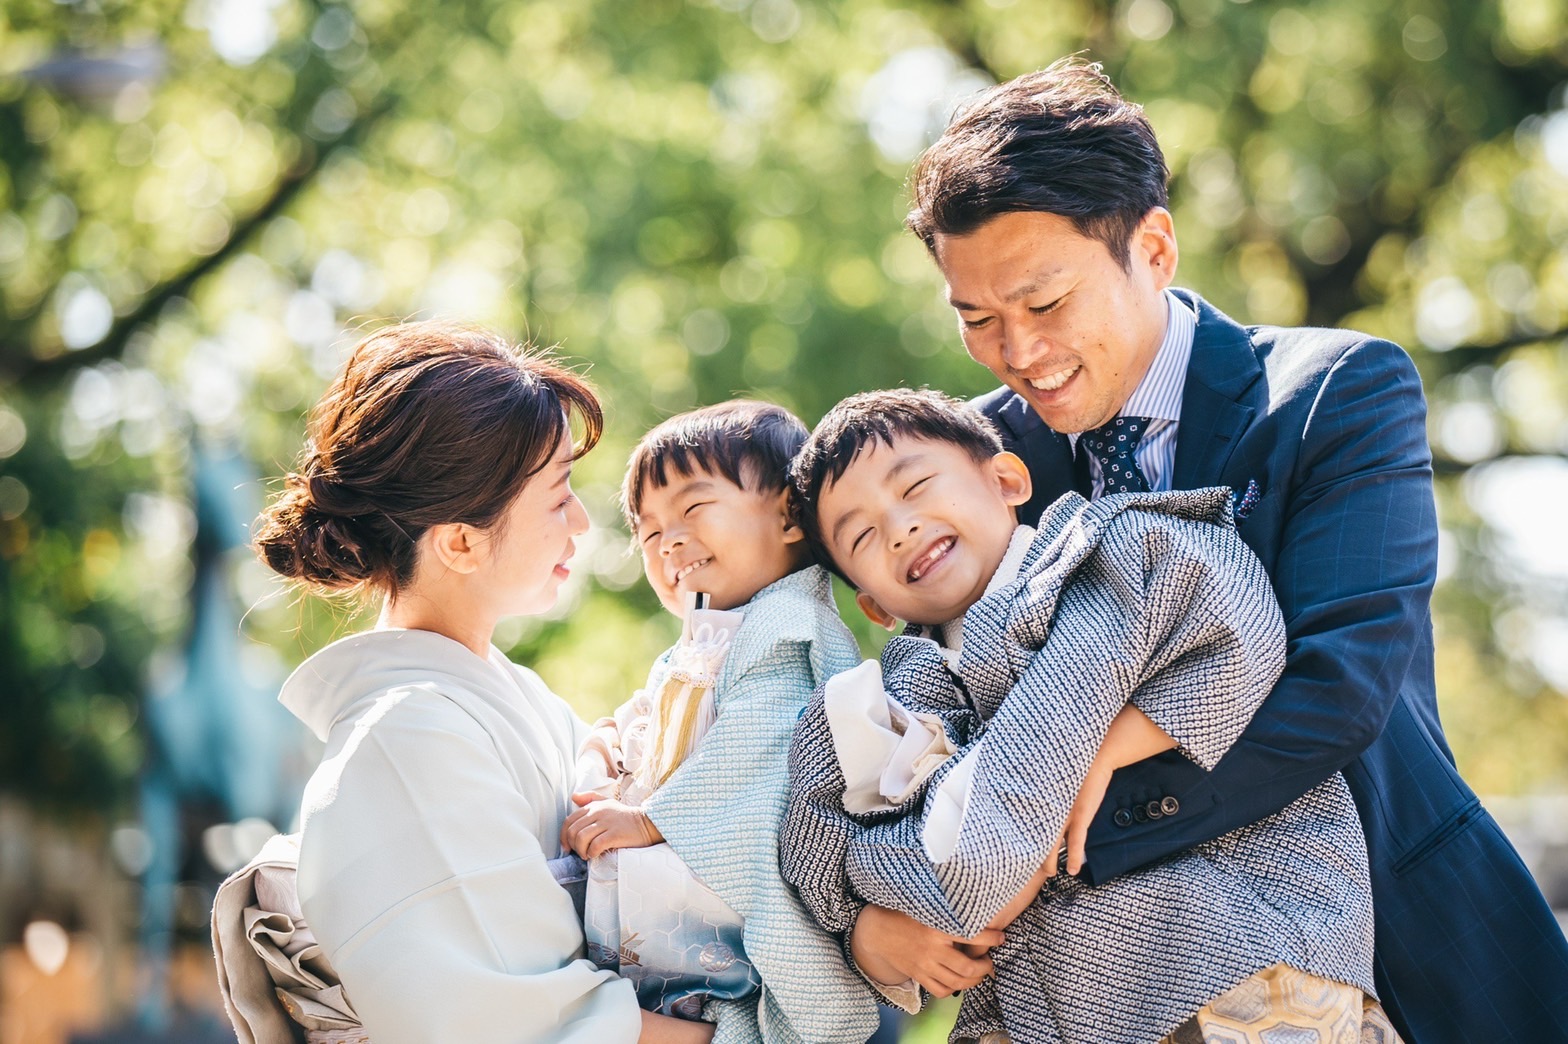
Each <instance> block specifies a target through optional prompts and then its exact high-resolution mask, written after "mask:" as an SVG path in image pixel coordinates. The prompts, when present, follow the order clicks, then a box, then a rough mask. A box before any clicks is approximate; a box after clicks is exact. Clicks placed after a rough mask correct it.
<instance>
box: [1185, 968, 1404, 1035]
mask: <svg viewBox="0 0 1568 1044" xmlns="http://www.w3.org/2000/svg"><path fill="white" fill-rule="evenodd" d="M1160 1044H1401V1042H1400V1037H1399V1034H1398V1033H1396V1032H1394V1027H1393V1025H1392V1024H1391V1023H1390V1022H1389V1021H1388V1015H1387V1013H1385V1012H1384V1011H1383V1006H1382V1005H1381V1004H1379V1003H1378V1002H1377V1001H1375V1000H1373V999H1372V998H1371V997H1369V996H1367V995H1366V994H1365V993H1362V992H1361V991H1360V990H1359V989H1357V988H1356V987H1354V986H1347V985H1345V984H1344V983H1342V982H1334V981H1333V980H1331V979H1323V978H1319V977H1318V976H1316V975H1309V974H1308V973H1306V972H1304V971H1300V970H1298V969H1296V968H1292V967H1291V966H1290V965H1288V964H1276V965H1274V966H1273V967H1270V968H1265V969H1263V970H1262V971H1260V972H1258V973H1257V974H1256V975H1253V976H1250V977H1248V978H1246V979H1243V980H1242V981H1241V982H1240V983H1238V984H1237V985H1236V986H1235V987H1234V988H1232V989H1231V990H1229V991H1227V992H1225V993H1222V994H1221V995H1220V996H1218V997H1216V998H1214V1000H1212V1001H1210V1002H1209V1003H1208V1004H1206V1005H1204V1006H1203V1007H1202V1008H1201V1009H1199V1011H1198V1013H1197V1014H1196V1015H1194V1016H1193V1017H1192V1018H1190V1019H1188V1020H1187V1021H1186V1022H1184V1023H1182V1024H1181V1026H1179V1027H1177V1029H1176V1030H1175V1032H1173V1033H1171V1034H1170V1035H1169V1036H1167V1037H1165V1038H1164V1039H1163V1040H1161V1041H1160Z"/></svg>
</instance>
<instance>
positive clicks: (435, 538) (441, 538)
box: [419, 522, 488, 573]
mask: <svg viewBox="0 0 1568 1044" xmlns="http://www.w3.org/2000/svg"><path fill="white" fill-rule="evenodd" d="M419 539H420V541H421V542H422V543H423V544H424V545H425V551H426V554H429V555H430V556H431V557H432V558H434V560H435V561H437V562H439V563H440V564H441V566H442V568H444V569H448V570H451V571H452V572H454V573H472V572H475V571H476V570H477V569H478V568H479V548H480V547H481V546H482V545H483V544H484V542H485V540H487V539H488V537H486V536H485V535H484V534H482V533H480V532H479V530H477V529H475V528H474V527H473V526H470V525H467V524H466V523H463V522H443V523H441V524H440V525H437V526H431V527H430V528H429V529H427V530H425V532H424V535H422V536H421V537H420V538H419Z"/></svg>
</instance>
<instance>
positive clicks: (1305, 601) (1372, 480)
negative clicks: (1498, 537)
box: [1082, 340, 1437, 883]
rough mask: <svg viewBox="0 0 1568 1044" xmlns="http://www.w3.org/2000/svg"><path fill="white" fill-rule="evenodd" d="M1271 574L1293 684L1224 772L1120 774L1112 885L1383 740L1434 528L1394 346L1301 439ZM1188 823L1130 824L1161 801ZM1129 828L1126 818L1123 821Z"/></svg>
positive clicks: (1351, 374) (1266, 809)
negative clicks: (1128, 813) (1129, 814)
mask: <svg viewBox="0 0 1568 1044" xmlns="http://www.w3.org/2000/svg"><path fill="white" fill-rule="evenodd" d="M1276 485H1277V486H1278V487H1280V488H1282V489H1289V490H1290V491H1291V498H1292V499H1291V501H1290V502H1289V503H1287V504H1284V505H1282V506H1281V510H1282V511H1283V512H1284V523H1283V533H1282V538H1281V545H1280V550H1279V554H1278V557H1277V559H1276V562H1275V564H1274V568H1273V580H1274V587H1275V592H1276V594H1277V595H1278V597H1279V601H1280V606H1281V609H1282V610H1283V612H1284V616H1285V624H1286V631H1287V635H1288V639H1289V646H1288V651H1287V659H1286V666H1285V673H1284V675H1283V676H1282V677H1281V679H1280V681H1279V682H1278V684H1277V685H1276V686H1275V688H1274V690H1273V692H1272V693H1271V694H1270V695H1269V697H1268V699H1267V700H1266V701H1265V702H1264V704H1263V706H1262V708H1260V709H1259V711H1258V712H1257V714H1256V715H1255V716H1254V718H1253V720H1252V723H1251V724H1250V725H1249V726H1248V727H1247V729H1246V731H1245V732H1244V733H1243V735H1242V737H1241V739H1240V740H1238V741H1237V743H1236V744H1235V745H1234V746H1233V747H1232V748H1231V750H1230V752H1229V753H1228V754H1226V755H1225V757H1224V758H1223V759H1221V761H1220V762H1219V764H1218V765H1216V766H1215V767H1214V769H1213V770H1212V771H1211V772H1208V773H1204V772H1203V771H1202V770H1201V769H1199V768H1198V767H1197V766H1194V765H1191V764H1190V763H1185V762H1184V761H1183V759H1180V758H1174V757H1171V756H1169V755H1166V756H1162V757H1159V758H1155V759H1152V760H1150V761H1145V762H1142V763H1140V764H1138V765H1134V766H1130V767H1128V768H1126V769H1122V770H1121V771H1119V772H1117V773H1116V774H1115V776H1114V777H1113V779H1112V782H1111V786H1110V790H1109V794H1108V797H1107V800H1106V802H1105V804H1104V805H1103V806H1102V807H1101V809H1100V813H1099V815H1098V816H1097V817H1096V819H1095V822H1094V825H1093V826H1092V828H1091V830H1090V833H1089V845H1088V863H1087V866H1086V868H1085V870H1084V873H1083V875H1082V876H1083V877H1084V878H1085V879H1086V880H1088V881H1090V882H1091V883H1099V882H1102V881H1106V880H1109V879H1110V878H1113V877H1116V876H1118V875H1120V874H1123V873H1126V872H1127V871H1129V870H1132V869H1135V868H1137V867H1139V866H1142V865H1144V864H1145V863H1148V862H1151V861H1153V860H1156V859H1160V858H1163V857H1165V856H1168V855H1171V854H1173V853H1175V852H1180V851H1183V850H1185V849H1188V848H1191V847H1192V846H1193V845H1196V844H1200V843H1202V842H1204V841H1208V840H1211V839H1213V838H1215V837H1219V836H1221V835H1222V834H1226V833H1229V832H1230V831H1232V830H1235V829H1238V828H1240V827H1243V826H1246V825H1248V824H1250V823H1254V822H1257V821H1258V820H1260V819H1263V818H1265V817H1266V816H1269V815H1272V814H1273V813H1275V812H1277V811H1279V810H1280V809H1281V808H1283V807H1284V806H1285V805H1287V804H1289V803H1290V802H1291V801H1294V800H1295V799H1296V798H1298V797H1300V796H1301V795H1303V794H1305V793H1306V792H1307V791H1308V790H1310V789H1312V788H1313V787H1315V786H1317V785H1318V784H1319V783H1321V782H1322V781H1323V780H1325V779H1327V778H1328V777H1329V776H1330V775H1332V774H1333V773H1334V772H1337V771H1339V770H1340V769H1342V768H1343V767H1345V765H1347V764H1348V763H1349V762H1351V761H1352V760H1354V759H1355V758H1356V757H1357V756H1359V755H1360V754H1361V753H1362V751H1364V750H1365V749H1366V748H1367V746H1368V745H1369V744H1370V743H1371V742H1372V741H1373V740H1374V739H1375V738H1376V737H1377V736H1378V734H1379V733H1380V732H1381V731H1382V729H1383V726H1384V724H1385V723H1386V722H1387V720H1388V715H1389V713H1390V711H1391V710H1392V708H1393V704H1394V701H1395V700H1396V699H1397V698H1398V694H1399V690H1400V686H1401V684H1402V683H1403V682H1404V679H1405V675H1406V673H1407V672H1408V670H1409V669H1410V665H1411V661H1412V658H1413V656H1414V653H1415V650H1416V649H1417V648H1418V647H1419V645H1420V643H1421V641H1422V639H1423V634H1422V629H1423V628H1425V627H1426V626H1428V624H1427V620H1428V604H1429V599H1430V596H1431V591H1432V584H1433V582H1434V579H1435V576H1436V569H1437V518H1436V510H1435V507H1434V504H1433V500H1432V473H1431V456H1430V452H1429V450H1428V448H1427V441H1426V406H1425V401H1424V399H1423V397H1422V394H1421V383H1420V378H1419V377H1418V376H1417V374H1416V371H1415V367H1414V365H1413V364H1412V363H1411V361H1410V358H1409V356H1407V355H1406V354H1405V353H1404V351H1403V350H1401V349H1400V348H1399V347H1398V346H1397V345H1393V344H1390V343H1388V342H1386V341H1374V340H1369V341H1364V342H1362V343H1360V344H1358V345H1356V346H1355V347H1354V348H1352V349H1351V350H1349V351H1347V352H1346V353H1345V355H1344V356H1342V357H1341V358H1340V359H1339V361H1338V362H1337V363H1336V364H1335V365H1334V367H1333V368H1332V369H1331V371H1330V373H1329V374H1328V376H1327V377H1326V378H1325V379H1324V381H1323V383H1322V385H1321V387H1320V389H1319V392H1318V395H1317V398H1316V401H1315V403H1314V404H1313V406H1312V411H1311V416H1310V418H1309V420H1308V422H1307V424H1306V426H1305V429H1304V431H1303V434H1302V442H1301V452H1300V456H1299V457H1298V460H1297V464H1296V472H1295V475H1294V476H1293V481H1292V482H1291V483H1290V484H1289V485H1288V486H1287V485H1286V483H1285V482H1284V481H1283V476H1281V477H1280V478H1279V479H1276ZM1161 795H1165V796H1171V797H1175V798H1176V799H1177V804H1178V806H1179V810H1178V812H1177V813H1176V814H1167V815H1164V816H1161V817H1158V818H1149V819H1147V820H1145V821H1133V822H1130V823H1125V824H1118V823H1116V822H1115V821H1114V816H1115V813H1116V812H1117V811H1118V810H1124V809H1127V808H1130V807H1133V806H1139V807H1141V806H1142V805H1143V804H1144V803H1146V802H1147V801H1148V799H1150V798H1151V797H1154V798H1158V797H1159V796H1161ZM1123 818H1125V817H1123Z"/></svg>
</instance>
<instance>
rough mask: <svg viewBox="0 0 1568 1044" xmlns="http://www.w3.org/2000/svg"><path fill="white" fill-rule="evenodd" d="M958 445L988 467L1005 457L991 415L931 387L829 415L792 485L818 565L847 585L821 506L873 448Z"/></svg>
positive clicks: (866, 396)
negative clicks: (900, 442)
mask: <svg viewBox="0 0 1568 1044" xmlns="http://www.w3.org/2000/svg"><path fill="white" fill-rule="evenodd" d="M900 437H902V438H910V439H926V440H928V441H931V442H945V443H948V444H949V445H953V446H957V447H958V448H959V449H961V450H963V451H964V452H966V453H968V454H969V455H970V456H971V457H973V458H974V460H975V462H976V463H979V464H983V463H985V462H986V461H988V460H990V459H991V458H992V457H994V456H996V455H997V454H998V453H1000V452H1002V448H1003V447H1002V438H1001V436H1000V435H999V434H997V430H996V427H995V426H994V425H993V424H992V423H991V422H990V420H988V419H987V418H986V416H985V414H983V413H981V412H980V411H979V410H977V409H975V408H974V407H973V406H971V405H969V404H968V403H967V402H964V401H963V400H962V399H955V398H953V397H952V396H951V395H944V394H943V393H941V392H939V391H932V390H931V389H930V388H918V389H917V388H888V389H885V390H883V391H869V392H861V393H859V394H858V395H851V396H850V397H849V398H847V399H845V400H843V401H842V402H840V403H839V404H838V405H837V406H835V407H833V408H832V409H831V410H829V411H828V413H827V416H825V417H823V418H822V420H821V421H819V422H818V424H817V426H816V428H815V429H814V430H813V431H812V433H811V437H810V438H809V439H807V440H806V444H805V445H804V446H802V447H801V448H800V451H799V452H798V453H796V454H795V463H794V464H793V465H792V466H791V467H790V483H791V485H793V486H794V489H795V498H794V508H793V510H794V512H795V520H796V521H797V522H798V523H799V524H800V528H801V529H802V530H803V531H804V532H805V534H806V540H807V542H808V543H810V545H811V549H812V552H813V553H814V554H815V555H816V557H817V560H818V561H819V562H821V563H822V564H823V565H825V566H827V567H828V568H829V569H832V570H833V572H835V573H837V574H838V575H839V576H840V577H842V578H843V579H844V580H845V581H848V579H849V578H848V577H846V576H844V572H843V570H841V569H839V568H838V566H837V565H836V564H835V563H834V562H833V556H832V555H830V554H829V553H828V549H827V545H826V543H825V541H824V540H823V538H822V526H821V519H820V518H819V517H818V513H817V502H818V501H819V500H820V499H821V496H822V490H823V489H824V488H825V487H827V486H830V485H832V484H834V483H836V482H837V481H838V480H839V479H841V478H843V477H844V473H845V472H846V471H848V470H849V466H850V465H851V464H853V463H854V462H855V458H856V457H858V456H860V454H861V453H862V452H864V450H865V449H866V447H867V446H870V445H873V444H874V443H878V442H880V443H882V444H883V445H884V446H892V445H893V440H894V439H897V438H900Z"/></svg>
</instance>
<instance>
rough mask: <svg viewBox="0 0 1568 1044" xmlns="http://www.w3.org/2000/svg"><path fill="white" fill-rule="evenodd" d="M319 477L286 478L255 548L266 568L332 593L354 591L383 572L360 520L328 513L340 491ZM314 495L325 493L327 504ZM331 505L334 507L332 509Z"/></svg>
mask: <svg viewBox="0 0 1568 1044" xmlns="http://www.w3.org/2000/svg"><path fill="white" fill-rule="evenodd" d="M339 488H340V487H335V485H334V484H333V483H332V482H331V480H329V479H324V478H322V477H321V476H312V477H310V478H306V477H304V476H301V475H298V474H293V475H289V476H288V478H287V480H286V481H285V488H284V491H283V494H282V495H281V496H279V497H278V499H277V500H276V501H274V502H273V503H272V504H271V505H270V506H269V507H268V508H267V510H266V511H264V512H263V513H262V515H261V519H260V525H259V527H258V529H257V533H256V539H255V543H256V549H257V550H258V551H259V552H260V553H261V556H262V558H263V559H264V560H265V561H266V563H267V566H268V568H270V569H271V570H272V571H273V572H275V573H278V574H279V575H281V576H285V577H288V578H289V579H291V580H303V581H304V582H306V583H308V584H313V585H315V586H317V587H322V588H327V589H330V590H340V589H344V588H351V587H357V586H358V585H360V584H363V583H365V582H367V581H369V580H372V579H374V578H375V577H376V576H377V575H378V573H379V572H380V571H381V570H383V569H385V568H386V566H385V564H378V563H377V562H376V561H375V554H374V551H373V550H372V548H374V547H375V546H376V543H377V542H376V541H375V540H374V539H367V538H369V537H370V536H371V535H370V534H368V533H366V532H364V527H363V524H362V523H361V522H360V520H359V519H357V518H355V517H352V516H346V515H342V514H339V513H338V512H336V511H334V510H332V509H331V506H329V505H333V500H334V498H335V497H338V498H339V499H340V497H339V493H338V489H339ZM318 493H322V494H325V496H324V497H322V498H321V499H325V500H326V501H327V504H326V505H324V504H322V503H321V499H318ZM333 506H335V505H333Z"/></svg>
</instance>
